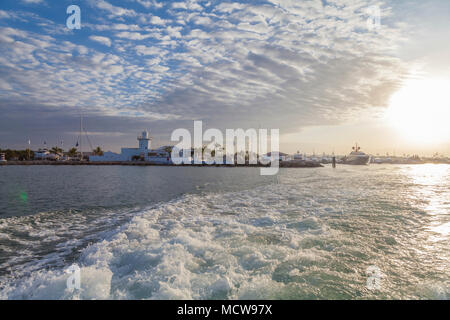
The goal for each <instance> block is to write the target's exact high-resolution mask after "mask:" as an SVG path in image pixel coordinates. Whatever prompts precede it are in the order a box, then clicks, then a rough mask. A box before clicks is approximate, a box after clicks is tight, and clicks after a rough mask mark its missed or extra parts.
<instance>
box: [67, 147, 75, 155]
mask: <svg viewBox="0 0 450 320" xmlns="http://www.w3.org/2000/svg"><path fill="white" fill-rule="evenodd" d="M68 154H69V157H75V156H76V155H77V148H72V149H70V150H69V152H68Z"/></svg>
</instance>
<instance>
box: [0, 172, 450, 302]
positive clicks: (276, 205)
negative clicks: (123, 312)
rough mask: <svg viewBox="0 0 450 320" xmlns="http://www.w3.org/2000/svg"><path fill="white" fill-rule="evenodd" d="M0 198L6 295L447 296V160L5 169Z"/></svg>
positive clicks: (0, 262)
mask: <svg viewBox="0 0 450 320" xmlns="http://www.w3.org/2000/svg"><path fill="white" fill-rule="evenodd" d="M0 200H1V201H0V298H1V299H448V298H449V297H450V250H449V249H450V234H449V233H450V166H449V165H432V164H430V165H428V164H427V165H371V166H362V167H357V166H338V168H336V169H332V168H331V166H326V167H324V168H311V169H298V168H297V169H296V168H292V169H281V170H280V172H279V174H278V175H277V176H273V177H267V176H260V175H259V170H258V169H256V168H198V167H192V168H191V167H127V166H4V167H0ZM73 265H76V266H78V267H79V268H80V289H79V290H78V289H75V290H71V289H70V288H68V286H67V278H68V273H67V272H66V271H67V270H68V268H69V267H70V266H73ZM374 270H375V271H376V272H375V273H374ZM374 277H375V278H374ZM373 280H374V281H373ZM374 284H375V285H374Z"/></svg>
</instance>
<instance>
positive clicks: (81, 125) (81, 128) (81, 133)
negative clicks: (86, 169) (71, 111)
mask: <svg viewBox="0 0 450 320" xmlns="http://www.w3.org/2000/svg"><path fill="white" fill-rule="evenodd" d="M82 135H83V115H82V114H80V155H81V159H80V161H83V147H82V144H81V143H82V140H83V136H82Z"/></svg>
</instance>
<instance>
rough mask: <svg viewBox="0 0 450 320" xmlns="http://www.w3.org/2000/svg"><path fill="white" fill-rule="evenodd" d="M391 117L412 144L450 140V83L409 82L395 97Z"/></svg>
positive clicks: (431, 81)
mask: <svg viewBox="0 0 450 320" xmlns="http://www.w3.org/2000/svg"><path fill="white" fill-rule="evenodd" d="M387 117H388V119H389V121H390V123H391V125H392V126H394V127H395V128H396V129H397V130H399V131H400V132H401V133H402V134H403V135H404V136H405V137H406V138H407V139H408V140H411V141H412V142H417V143H440V142H446V141H450V81H445V80H411V81H408V82H407V83H406V84H405V86H404V87H403V88H402V89H400V90H399V91H398V92H397V93H395V94H394V95H393V96H392V98H391V101H390V105H389V108H388V110H387Z"/></svg>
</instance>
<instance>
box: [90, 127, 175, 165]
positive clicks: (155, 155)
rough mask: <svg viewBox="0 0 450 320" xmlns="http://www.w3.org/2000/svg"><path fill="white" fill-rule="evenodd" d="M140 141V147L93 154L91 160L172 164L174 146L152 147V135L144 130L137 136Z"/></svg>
mask: <svg viewBox="0 0 450 320" xmlns="http://www.w3.org/2000/svg"><path fill="white" fill-rule="evenodd" d="M137 140H138V141H139V147H138V148H122V149H121V152H120V154H119V153H114V152H111V151H108V152H105V153H104V154H103V155H102V156H95V155H92V156H90V157H89V161H92V162H124V161H133V160H141V161H147V162H153V163H159V164H170V163H172V160H171V153H172V148H173V147H172V146H163V147H160V148H158V149H150V147H151V140H152V139H151V137H150V136H149V133H148V131H144V132H142V134H141V135H140V136H138V137H137Z"/></svg>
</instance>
